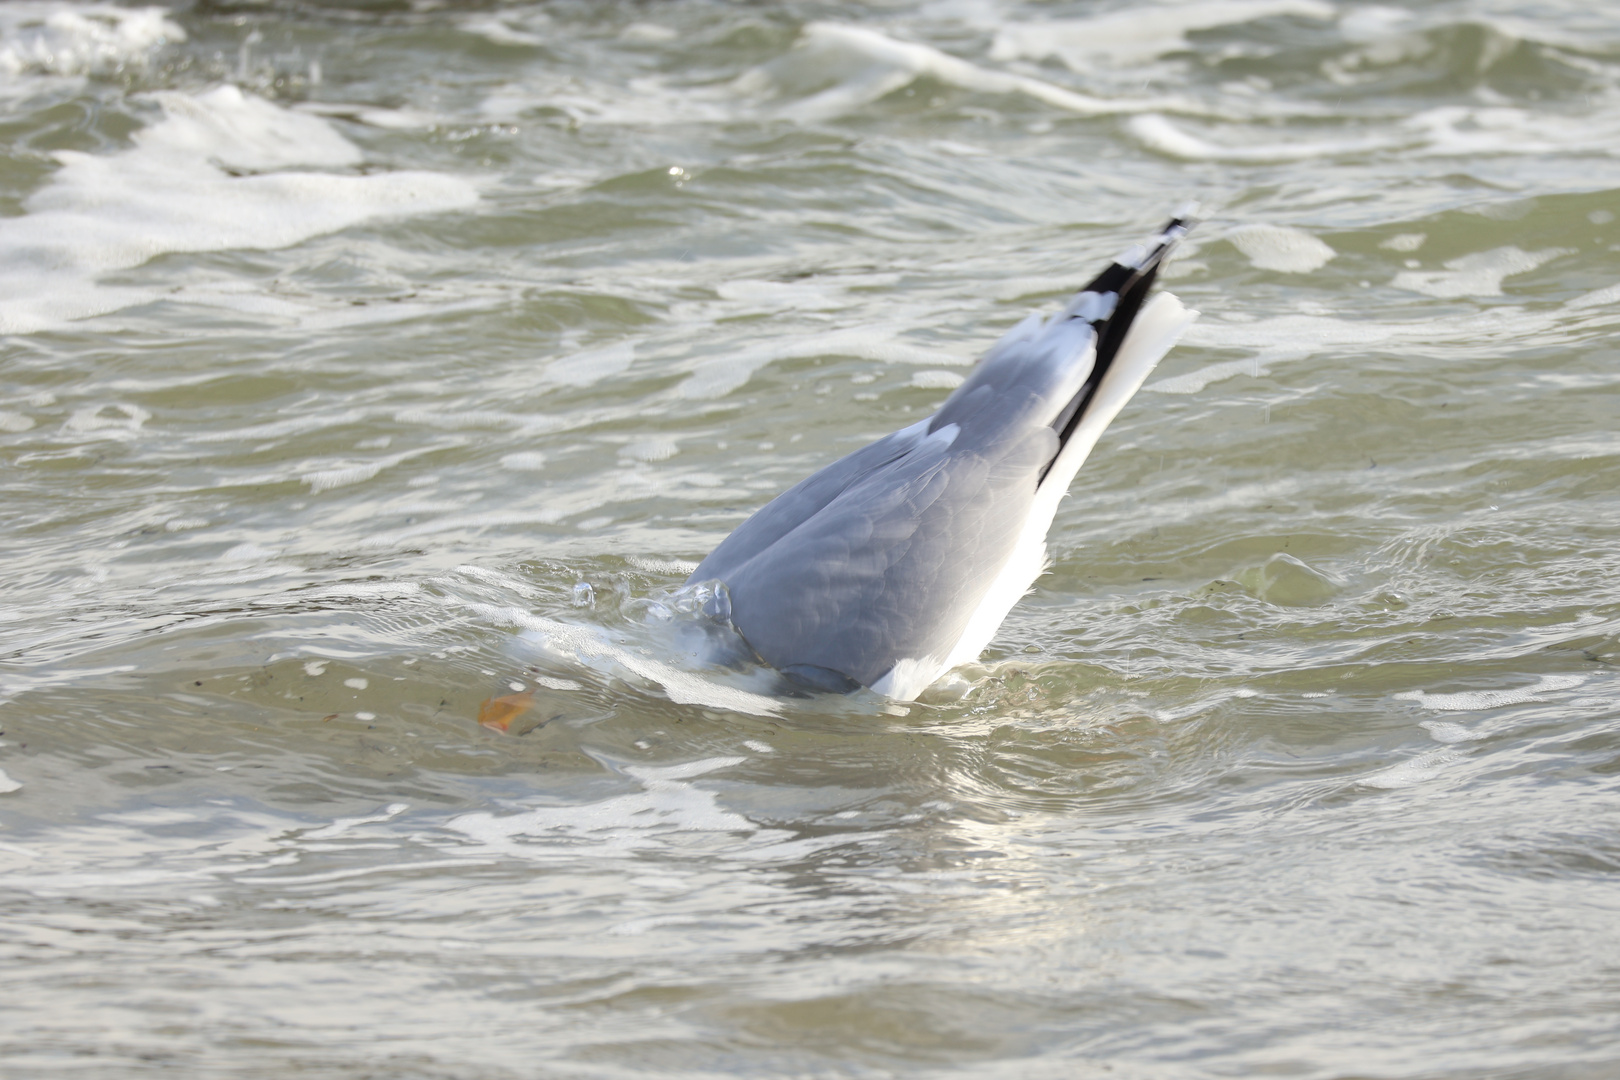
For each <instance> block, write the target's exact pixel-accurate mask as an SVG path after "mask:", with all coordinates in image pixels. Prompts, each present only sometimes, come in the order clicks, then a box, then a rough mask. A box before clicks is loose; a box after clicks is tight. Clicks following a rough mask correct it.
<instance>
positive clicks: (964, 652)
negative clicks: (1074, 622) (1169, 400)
mask: <svg viewBox="0 0 1620 1080" xmlns="http://www.w3.org/2000/svg"><path fill="white" fill-rule="evenodd" d="M1196 318H1198V312H1196V311H1193V310H1190V309H1189V308H1186V307H1184V306H1183V305H1182V303H1181V301H1180V300H1178V299H1176V297H1175V296H1174V295H1173V294H1171V293H1165V292H1162V293H1159V294H1157V295H1156V296H1154V297H1153V299H1151V300H1149V301H1148V302H1147V303H1146V304H1144V305H1143V306H1142V310H1141V311H1139V312H1138V313H1137V315H1136V319H1135V321H1133V322H1132V323H1131V329H1130V331H1129V332H1128V333H1127V334H1126V335H1125V340H1124V341H1123V342H1121V343H1120V347H1119V352H1118V353H1117V354H1115V356H1114V362H1113V364H1112V365H1111V366H1110V367H1109V369H1108V374H1107V375H1105V376H1103V380H1102V383H1101V384H1100V385H1098V387H1097V391H1096V393H1095V394H1093V395H1092V398H1091V401H1090V402H1089V403H1088V404H1087V406H1086V412H1085V415H1084V416H1082V417H1081V418H1080V423H1079V424H1078V425H1077V426H1076V427H1075V429H1074V433H1073V434H1072V435H1070V436H1069V441H1068V442H1067V443H1065V444H1064V447H1063V449H1062V451H1060V452H1059V453H1058V456H1057V458H1056V460H1054V461H1053V462H1052V467H1051V468H1050V469H1049V470H1048V471H1047V473H1046V478H1045V480H1043V481H1042V482H1041V486H1040V489H1039V490H1038V491H1037V492H1036V493H1035V504H1034V505H1033V506H1032V507H1031V508H1030V515H1029V519H1028V521H1026V522H1025V524H1024V530H1023V532H1022V533H1020V534H1019V537H1018V544H1017V546H1016V547H1014V548H1013V553H1012V557H1011V558H1009V559H1008V560H1007V562H1006V564H1005V565H1004V566H1003V567H1002V568H1001V572H1000V573H999V574H997V575H996V580H995V582H994V583H993V584H992V585H991V586H990V591H989V592H987V593H986V594H985V597H984V600H983V601H981V602H980V604H979V607H978V609H977V610H976V611H974V613H973V617H972V618H971V619H969V620H968V624H967V628H966V629H965V630H964V631H963V633H962V637H961V639H960V640H959V641H958V642H957V643H956V647H955V648H953V649H952V650H951V654H950V656H949V658H948V659H947V660H946V661H945V663H944V664H943V665H942V666H941V667H940V668H939V670H938V671H937V672H936V673H935V674H934V677H933V678H931V679H929V680H928V682H929V683H931V682H933V679H934V678H938V677H939V676H940V675H943V674H945V672H947V671H949V670H950V669H951V668H953V667H956V666H957V665H959V664H966V663H968V662H970V661H972V660H976V659H978V656H979V654H980V653H981V652H983V651H984V649H985V647H986V646H987V645H989V644H990V640H991V639H992V638H994V637H995V636H996V631H997V630H999V629H1001V624H1002V622H1003V621H1004V620H1005V619H1006V618H1007V613H1008V612H1009V611H1011V610H1012V609H1013V605H1014V604H1016V603H1018V601H1019V600H1020V599H1022V598H1023V596H1024V594H1025V593H1027V592H1028V591H1029V589H1030V586H1032V585H1034V584H1035V579H1036V578H1038V577H1040V576H1041V573H1042V571H1044V570H1045V569H1046V534H1047V532H1048V531H1049V530H1050V529H1051V528H1052V519H1053V518H1054V517H1055V516H1056V515H1057V508H1058V503H1059V502H1061V501H1062V500H1063V496H1064V495H1067V494H1068V492H1069V483H1070V481H1072V480H1073V479H1074V475H1075V473H1077V472H1079V471H1080V466H1081V465H1084V464H1085V461H1086V457H1087V456H1088V455H1089V454H1090V453H1091V448H1092V447H1094V446H1096V445H1097V440H1098V439H1099V438H1101V437H1102V433H1103V431H1104V430H1105V429H1106V428H1107V427H1108V425H1109V424H1110V423H1112V422H1113V419H1114V417H1116V416H1118V415H1119V411H1120V410H1121V409H1123V408H1124V407H1125V403H1126V402H1127V401H1129V400H1131V397H1132V396H1133V395H1134V394H1135V393H1136V391H1137V390H1139V389H1141V387H1142V384H1143V383H1144V382H1146V381H1147V377H1148V376H1149V375H1150V374H1152V372H1153V369H1154V367H1156V366H1157V365H1158V363H1159V361H1160V360H1162V359H1163V358H1164V355H1165V354H1166V353H1168V352H1169V351H1170V349H1171V348H1172V347H1173V346H1174V345H1175V343H1176V342H1177V341H1179V340H1180V339H1181V335H1182V334H1183V333H1185V332H1186V330H1187V327H1189V326H1191V325H1192V322H1193V320H1194V319H1196ZM926 686H927V683H924V684H923V686H920V687H917V689H916V690H915V691H914V692H913V693H912V694H910V695H908V697H907V698H906V700H910V698H912V697H915V696H916V694H918V693H921V692H922V690H923V689H924V688H925V687H926Z"/></svg>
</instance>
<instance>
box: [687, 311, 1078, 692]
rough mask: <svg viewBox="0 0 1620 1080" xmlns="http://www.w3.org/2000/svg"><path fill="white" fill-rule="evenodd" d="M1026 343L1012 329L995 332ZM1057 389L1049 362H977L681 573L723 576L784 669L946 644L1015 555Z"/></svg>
mask: <svg viewBox="0 0 1620 1080" xmlns="http://www.w3.org/2000/svg"><path fill="white" fill-rule="evenodd" d="M1073 325H1074V327H1075V330H1074V332H1073V333H1072V334H1071V335H1068V336H1067V337H1068V340H1066V341H1065V342H1064V343H1063V347H1064V350H1065V351H1066V352H1072V353H1083V352H1084V351H1085V350H1086V349H1088V348H1089V347H1090V346H1091V343H1092V341H1093V340H1094V339H1093V335H1092V332H1091V330H1090V328H1089V326H1087V325H1086V324H1085V323H1083V322H1076V323H1074V324H1073ZM1021 344H1022V342H1021V340H1020V339H1019V337H1018V335H1017V332H1015V333H1014V334H1012V335H1009V337H1008V340H1007V341H1006V342H1004V343H1003V346H1002V348H1007V349H1016V348H1018V347H1019V346H1020V345H1021ZM997 351H998V352H999V351H1001V350H1000V349H998V350H997ZM995 355H996V354H995V353H992V356H991V357H990V358H987V361H988V360H990V359H992V358H994V356H995ZM1068 359H1069V360H1070V362H1071V363H1072V362H1074V361H1075V360H1077V359H1079V358H1078V357H1077V356H1072V355H1071V356H1070V357H1069V358H1068ZM1053 389H1054V386H1053V376H1052V370H1051V368H1050V367H1047V366H1044V365H1033V364H1021V363H1015V364H1010V365H1008V364H1002V365H998V364H995V363H990V362H986V363H983V364H981V365H980V366H979V367H978V368H977V369H975V371H974V373H973V375H972V376H971V377H970V378H969V379H968V380H967V381H965V382H964V383H963V385H962V386H961V387H959V388H958V389H957V390H956V392H955V393H953V394H952V395H951V397H950V398H949V399H948V400H947V401H946V402H945V404H944V405H943V406H942V407H941V409H940V411H939V412H938V413H936V414H935V415H934V416H933V417H931V418H930V419H929V420H927V421H924V422H923V423H920V424H916V425H913V426H912V427H910V428H907V429H905V430H903V431H898V432H895V433H894V434H893V435H890V436H888V437H886V438H884V439H880V440H879V441H877V442H876V443H873V444H872V445H871V446H868V447H866V448H864V449H862V450H857V451H856V452H855V453H853V454H850V455H849V456H848V457H845V458H843V459H842V460H840V461H837V462H834V463H833V464H832V465H829V466H828V467H827V468H825V469H823V470H821V471H820V472H818V473H816V474H815V475H813V476H811V477H809V478H808V479H806V480H804V481H802V482H801V483H799V484H798V485H796V486H794V487H793V488H791V489H789V490H788V491H786V492H784V493H783V494H782V495H780V496H778V497H777V498H776V499H775V500H774V501H772V502H771V503H770V504H769V505H767V506H766V507H764V508H763V509H762V510H760V511H759V512H758V513H757V514H755V515H754V516H753V517H752V518H750V519H749V520H748V521H746V522H744V523H743V525H741V526H740V527H739V528H738V529H737V530H736V531H735V532H734V533H732V534H731V536H730V537H728V538H727V539H726V540H725V541H724V542H723V543H722V544H721V545H720V546H719V547H718V548H716V549H715V550H714V552H713V553H711V554H710V555H709V557H708V558H707V559H705V560H703V562H702V563H701V564H700V565H699V566H698V568H697V570H696V571H695V572H694V573H693V574H692V577H691V580H693V581H705V580H710V579H715V578H718V579H720V580H722V581H724V582H725V583H726V586H727V588H728V589H729V591H730V593H731V617H732V622H733V624H734V625H735V626H736V627H737V629H738V631H739V632H740V633H741V634H742V635H743V637H744V638H745V639H747V641H748V643H749V644H750V645H751V646H752V647H753V648H754V650H755V651H756V652H757V653H758V654H759V655H760V657H761V658H762V659H763V660H765V662H766V663H768V664H770V665H771V666H772V667H775V668H777V669H779V670H790V669H795V668H800V669H802V668H807V667H808V668H820V669H825V670H826V671H827V672H832V673H838V674H841V675H843V676H847V677H848V678H850V679H853V680H854V681H856V682H859V683H861V684H862V685H865V686H870V685H872V683H874V682H876V681H878V680H879V679H881V678H882V677H883V676H884V675H885V674H887V673H888V671H889V669H890V668H892V667H893V666H894V665H895V664H896V663H897V662H898V661H900V660H903V659H922V658H924V657H933V658H935V659H937V660H943V659H944V657H945V656H946V655H948V654H949V652H950V650H951V648H952V647H953V646H954V645H955V644H956V642H957V641H958V640H959V639H960V638H961V636H962V632H963V630H964V629H965V628H966V625H967V622H968V620H969V619H970V618H971V617H972V615H973V612H974V611H975V610H977V608H978V606H979V602H980V601H981V600H982V599H983V598H984V595H985V593H986V592H987V591H988V590H989V587H990V585H991V584H992V582H993V581H994V579H995V576H996V574H997V572H998V571H999V570H1000V569H1001V567H1002V566H1003V565H1004V564H1005V563H1006V561H1007V559H1008V557H1009V556H1010V555H1011V553H1012V550H1013V547H1014V545H1015V544H1016V543H1017V540H1018V537H1019V534H1020V532H1021V531H1022V529H1023V525H1024V521H1025V519H1026V518H1027V517H1028V513H1029V509H1030V505H1031V504H1032V503H1033V501H1034V497H1035V492H1036V489H1037V486H1038V483H1039V479H1040V475H1041V472H1042V470H1043V469H1044V468H1045V467H1046V465H1047V464H1048V463H1049V462H1050V461H1051V460H1052V458H1053V456H1054V455H1055V454H1056V453H1057V450H1058V435H1057V433H1056V432H1055V431H1054V430H1053V429H1052V427H1051V426H1050V424H1049V423H1045V422H1042V418H1043V417H1045V416H1048V415H1049V414H1050V413H1051V411H1052V407H1053V406H1052V402H1051V401H1050V400H1049V399H1050V397H1051V394H1052V392H1053Z"/></svg>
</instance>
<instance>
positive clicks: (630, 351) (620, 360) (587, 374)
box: [540, 341, 636, 386]
mask: <svg viewBox="0 0 1620 1080" xmlns="http://www.w3.org/2000/svg"><path fill="white" fill-rule="evenodd" d="M635 360H636V344H635V342H633V341H619V342H615V343H614V344H612V345H606V346H603V347H602V348H600V349H587V350H585V351H583V352H576V353H571V354H569V355H568V356H563V357H559V358H558V359H556V360H553V361H552V362H551V363H549V364H547V365H546V367H545V370H544V371H543V372H541V376H540V377H541V378H543V379H544V380H545V381H546V382H550V383H560V384H562V385H564V386H591V385H593V384H595V383H599V382H601V381H602V380H603V379H607V378H611V377H612V376H614V375H618V374H621V373H623V372H624V371H626V370H627V369H628V368H629V367H630V365H631V364H633V363H635Z"/></svg>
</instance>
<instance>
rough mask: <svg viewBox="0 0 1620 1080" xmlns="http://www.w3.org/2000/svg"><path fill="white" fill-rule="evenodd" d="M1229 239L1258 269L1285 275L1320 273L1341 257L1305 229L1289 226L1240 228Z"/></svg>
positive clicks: (1233, 230)
mask: <svg viewBox="0 0 1620 1080" xmlns="http://www.w3.org/2000/svg"><path fill="white" fill-rule="evenodd" d="M1226 239H1227V241H1228V242H1230V243H1231V244H1232V246H1233V247H1235V248H1237V249H1238V250H1239V251H1241V252H1243V254H1244V255H1245V256H1246V257H1247V258H1248V260H1249V262H1250V263H1251V264H1252V265H1254V266H1255V267H1257V268H1259V269H1261V270H1276V271H1279V272H1280V273H1284V274H1308V273H1310V272H1311V271H1312V270H1319V269H1321V268H1322V267H1323V266H1326V265H1327V262H1328V260H1329V259H1331V258H1333V256H1335V255H1337V254H1338V252H1336V251H1334V250H1333V249H1332V248H1331V247H1329V246H1328V245H1327V244H1325V243H1323V242H1322V241H1321V240H1318V239H1317V238H1316V237H1314V236H1312V235H1311V234H1310V233H1308V232H1305V231H1304V230H1303V229H1295V228H1291V227H1289V226H1287V225H1240V226H1238V227H1237V228H1235V229H1232V230H1230V231H1229V232H1227V234H1226Z"/></svg>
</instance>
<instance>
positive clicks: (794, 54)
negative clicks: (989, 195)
mask: <svg viewBox="0 0 1620 1080" xmlns="http://www.w3.org/2000/svg"><path fill="white" fill-rule="evenodd" d="M923 77H927V78H931V79H934V80H936V81H938V82H942V83H945V84H946V85H948V86H955V87H958V88H960V89H963V90H972V91H977V92H979V93H986V94H1022V95H1023V96H1025V97H1029V98H1033V99H1035V100H1036V101H1039V102H1042V103H1043V104H1046V105H1050V106H1052V107H1053V108H1057V109H1063V110H1065V111H1067V112H1073V113H1079V114H1080V115H1082V116H1099V115H1104V114H1109V113H1120V112H1133V111H1141V110H1143V109H1165V108H1191V106H1190V105H1189V104H1188V103H1186V102H1183V101H1180V100H1179V99H1164V98H1160V99H1156V100H1152V101H1107V100H1104V99H1102V98H1096V97H1091V96H1090V95H1087V94H1079V93H1076V92H1074V91H1072V90H1066V89H1064V88H1063V87H1061V86H1057V85H1056V84H1054V83H1049V82H1045V81H1043V80H1040V79H1034V78H1030V77H1028V76H1024V75H1012V74H1008V73H1005V72H1000V71H991V70H988V69H986V68H982V67H979V66H978V65H976V64H971V63H969V62H968V61H966V60H961V59H958V58H957V57H954V56H950V55H947V54H946V53H942V52H940V51H939V50H938V49H935V48H932V47H930V46H928V45H922V44H918V43H916V42H907V41H897V40H895V39H894V38H891V37H888V36H887V35H885V34H881V33H879V32H878V31H876V30H869V29H866V28H864V27H856V26H844V25H841V24H837V23H824V22H822V23H811V24H809V25H808V26H806V27H805V28H804V32H803V34H802V35H801V36H800V38H799V40H798V41H797V42H795V44H794V46H793V48H792V50H790V51H789V52H788V53H787V54H786V55H785V56H781V57H778V58H777V59H776V60H773V61H771V62H770V63H767V64H764V65H762V66H760V67H757V68H754V69H752V70H751V71H748V72H746V73H744V74H743V75H742V76H740V77H739V78H738V79H737V80H736V82H735V83H734V84H733V85H734V88H735V89H736V90H737V91H739V92H740V93H743V94H747V95H749V96H762V97H775V98H778V99H789V103H788V104H784V105H781V106H780V107H779V108H778V110H777V111H778V114H779V115H781V116H783V117H786V118H788V119H792V120H798V121H801V122H814V121H818V120H829V119H832V118H834V117H837V116H843V115H845V114H846V113H850V112H854V111H856V110H857V109H860V108H862V107H864V106H866V105H870V104H871V103H872V102H874V101H877V100H878V99H880V98H883V97H885V96H887V95H889V94H892V93H894V92H895V91H896V90H900V89H902V88H903V87H906V86H908V85H910V84H911V83H913V82H915V81H916V80H917V79H919V78H923ZM1196 111H1201V110H1196Z"/></svg>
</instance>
